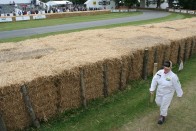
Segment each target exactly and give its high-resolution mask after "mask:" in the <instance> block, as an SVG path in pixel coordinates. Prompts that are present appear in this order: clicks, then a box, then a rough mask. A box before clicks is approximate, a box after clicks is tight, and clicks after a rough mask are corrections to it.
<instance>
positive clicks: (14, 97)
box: [0, 85, 31, 130]
mask: <svg viewBox="0 0 196 131" xmlns="http://www.w3.org/2000/svg"><path fill="white" fill-rule="evenodd" d="M23 101H24V100H23V96H22V93H21V92H20V85H11V86H9V87H5V88H4V89H2V90H1V91H0V107H1V108H0V112H2V114H3V118H4V121H5V123H9V124H6V128H7V130H15V129H23V128H24V127H27V126H28V125H31V121H30V117H29V114H28V113H27V108H26V107H25V105H24V102H23ZM13 123H14V124H13Z"/></svg>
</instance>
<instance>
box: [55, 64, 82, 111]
mask: <svg viewBox="0 0 196 131" xmlns="http://www.w3.org/2000/svg"><path fill="white" fill-rule="evenodd" d="M57 78H58V85H57V88H58V89H59V91H58V97H59V98H58V111H60V112H63V111H64V110H68V109H72V108H77V107H79V106H80V105H81V88H80V72H79V68H74V69H72V70H65V71H63V73H61V74H59V76H58V77H57Z"/></svg>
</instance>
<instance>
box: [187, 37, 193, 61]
mask: <svg viewBox="0 0 196 131" xmlns="http://www.w3.org/2000/svg"><path fill="white" fill-rule="evenodd" d="M186 44H187V45H186V48H187V49H186V59H189V58H190V52H191V44H192V37H188V38H187V39H186Z"/></svg>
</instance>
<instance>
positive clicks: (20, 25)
mask: <svg viewBox="0 0 196 131" xmlns="http://www.w3.org/2000/svg"><path fill="white" fill-rule="evenodd" d="M140 14H142V12H130V13H109V14H100V15H92V16H73V17H66V18H59V19H42V20H32V21H19V22H10V23H0V26H1V28H0V31H9V30H18V29H27V28H35V27H44V26H53V25H62V24H70V23H78V22H87V21H96V20H106V19H113V18H121V17H130V16H136V15H140Z"/></svg>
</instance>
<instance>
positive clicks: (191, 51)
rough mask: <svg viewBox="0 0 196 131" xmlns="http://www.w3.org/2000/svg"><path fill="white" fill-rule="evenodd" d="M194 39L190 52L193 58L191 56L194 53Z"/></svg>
mask: <svg viewBox="0 0 196 131" xmlns="http://www.w3.org/2000/svg"><path fill="white" fill-rule="evenodd" d="M194 42H195V41H194V39H193V41H192V42H191V49H190V54H189V58H191V56H192V55H193V48H194Z"/></svg>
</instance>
